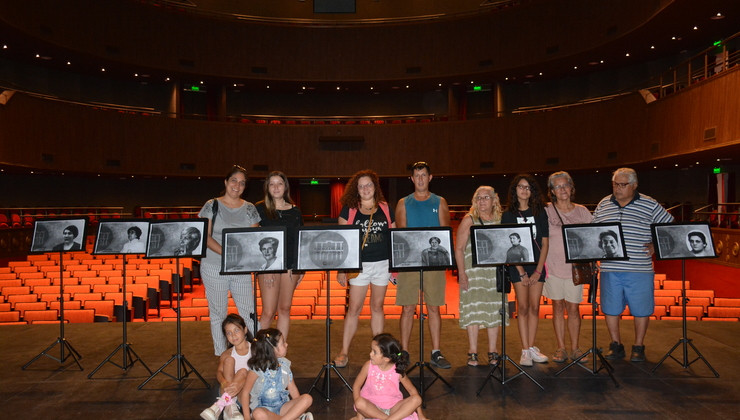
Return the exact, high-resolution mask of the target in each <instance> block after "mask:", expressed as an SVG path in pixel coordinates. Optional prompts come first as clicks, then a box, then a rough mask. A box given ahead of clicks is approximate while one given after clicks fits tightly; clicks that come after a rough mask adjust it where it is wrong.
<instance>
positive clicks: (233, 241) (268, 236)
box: [221, 227, 288, 274]
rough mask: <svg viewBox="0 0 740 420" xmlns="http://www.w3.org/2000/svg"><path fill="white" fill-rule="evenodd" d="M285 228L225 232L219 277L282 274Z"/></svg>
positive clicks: (283, 267) (245, 229)
mask: <svg viewBox="0 0 740 420" xmlns="http://www.w3.org/2000/svg"><path fill="white" fill-rule="evenodd" d="M285 234H286V228H285V227H269V228H266V227H256V228H238V229H224V230H223V239H222V241H221V244H223V252H222V253H221V273H222V274H248V273H273V272H281V271H285V267H287V266H288V264H287V263H288V262H287V261H285V258H286V255H287V252H285V251H286V250H285Z"/></svg>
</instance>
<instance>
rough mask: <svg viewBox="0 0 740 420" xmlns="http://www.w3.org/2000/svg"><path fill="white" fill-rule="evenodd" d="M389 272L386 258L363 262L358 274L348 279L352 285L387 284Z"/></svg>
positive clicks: (389, 276)
mask: <svg viewBox="0 0 740 420" xmlns="http://www.w3.org/2000/svg"><path fill="white" fill-rule="evenodd" d="M390 278H391V273H390V272H389V271H388V260H382V261H374V262H363V263H362V271H361V272H360V275H359V276H357V277H355V278H353V279H350V280H349V284H351V285H352V286H367V285H369V284H370V283H372V284H374V285H376V286H388V280H390Z"/></svg>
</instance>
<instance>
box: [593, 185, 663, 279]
mask: <svg viewBox="0 0 740 420" xmlns="http://www.w3.org/2000/svg"><path fill="white" fill-rule="evenodd" d="M672 221H673V216H671V215H670V213H668V212H667V211H666V210H665V209H664V208H663V206H661V205H660V203H658V202H657V201H655V199H653V198H652V197H649V196H647V195H645V194H640V193H638V192H635V197H634V198H633V199H632V201H630V202H629V203H627V205H626V206H624V207H622V206H620V205H619V203H618V202H617V200H616V199H615V198H614V196H613V195H609V196H606V197H604V198H603V199H602V200H601V201H600V202H599V204H598V205H597V206H596V210H594V220H593V223H615V222H619V223H621V224H622V231H623V232H624V242H625V245H626V247H627V256H628V257H629V259H628V260H623V261H602V262H601V270H602V271H642V272H652V271H653V258H652V257H651V256H649V255H648V254H647V252H646V250H645V244H647V243H649V242H651V241H652V235H651V232H650V225H651V224H653V223H670V222H672Z"/></svg>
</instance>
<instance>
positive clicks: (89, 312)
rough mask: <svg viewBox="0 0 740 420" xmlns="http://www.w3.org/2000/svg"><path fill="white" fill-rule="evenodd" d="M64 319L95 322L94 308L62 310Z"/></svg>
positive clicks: (76, 321)
mask: <svg viewBox="0 0 740 420" xmlns="http://www.w3.org/2000/svg"><path fill="white" fill-rule="evenodd" d="M64 320H65V321H67V322H74V323H81V322H95V310H94V309H70V310H68V311H67V310H65V311H64Z"/></svg>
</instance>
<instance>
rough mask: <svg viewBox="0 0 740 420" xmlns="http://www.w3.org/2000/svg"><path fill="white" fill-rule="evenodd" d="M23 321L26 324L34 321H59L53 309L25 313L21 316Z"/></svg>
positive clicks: (57, 314)
mask: <svg viewBox="0 0 740 420" xmlns="http://www.w3.org/2000/svg"><path fill="white" fill-rule="evenodd" d="M23 319H24V320H25V321H26V322H28V323H32V322H34V321H57V320H58V319H59V313H58V312H57V311H56V310H54V309H46V310H43V311H26V312H25V313H24V315H23Z"/></svg>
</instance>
